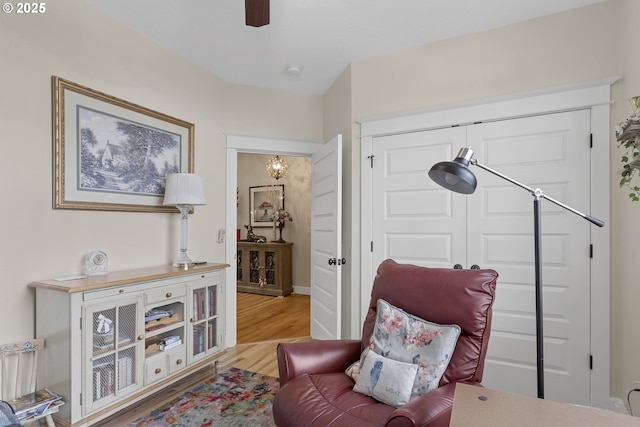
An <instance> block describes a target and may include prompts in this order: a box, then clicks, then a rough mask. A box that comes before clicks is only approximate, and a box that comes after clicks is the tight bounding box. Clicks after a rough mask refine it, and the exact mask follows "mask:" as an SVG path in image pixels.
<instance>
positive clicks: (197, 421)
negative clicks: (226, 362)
mask: <svg viewBox="0 0 640 427" xmlns="http://www.w3.org/2000/svg"><path fill="white" fill-rule="evenodd" d="M278 387H279V385H278V380H277V379H275V378H272V377H268V376H266V375H262V374H257V373H255V372H249V371H245V370H242V369H237V368H231V369H229V370H227V371H224V372H222V373H220V374H218V375H216V376H214V377H212V378H210V379H208V380H207V381H205V382H203V383H201V384H199V385H197V386H196V387H194V388H193V389H191V390H189V391H187V392H186V393H184V394H183V395H182V396H180V397H179V398H177V399H175V400H174V401H172V402H169V403H167V404H166V405H164V406H162V407H160V408H158V409H156V410H154V411H153V412H151V413H150V414H149V415H148V416H146V417H142V418H139V419H137V420H136V421H134V422H133V423H131V424H129V425H128V426H127V427H160V426H163V427H164V426H174V427H227V426H229V427H231V426H233V427H272V426H274V425H275V424H274V422H273V417H272V415H271V414H272V412H271V404H272V403H273V397H274V396H275V394H276V393H277V392H278Z"/></svg>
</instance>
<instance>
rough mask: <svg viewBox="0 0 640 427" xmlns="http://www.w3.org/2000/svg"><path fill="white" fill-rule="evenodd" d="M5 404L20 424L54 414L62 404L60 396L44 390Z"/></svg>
mask: <svg viewBox="0 0 640 427" xmlns="http://www.w3.org/2000/svg"><path fill="white" fill-rule="evenodd" d="M7 403H8V404H9V405H10V406H11V408H12V409H13V412H14V413H15V415H16V417H17V418H18V420H20V421H21V422H23V421H25V420H28V419H31V418H33V419H35V418H37V417H40V416H42V415H45V414H47V413H52V412H55V411H57V408H58V407H59V406H61V405H63V404H64V402H63V401H62V397H61V396H59V395H57V394H55V393H53V392H52V391H51V390H49V389H46V388H45V389H40V390H36V391H35V392H33V393H29V394H26V395H24V396H20V397H17V398H15V399H13V400H10V401H8V402H7ZM54 409H55V411H54Z"/></svg>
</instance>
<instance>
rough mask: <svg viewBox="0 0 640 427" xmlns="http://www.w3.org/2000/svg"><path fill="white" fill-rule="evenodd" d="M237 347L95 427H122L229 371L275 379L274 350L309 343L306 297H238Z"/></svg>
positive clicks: (240, 294)
mask: <svg viewBox="0 0 640 427" xmlns="http://www.w3.org/2000/svg"><path fill="white" fill-rule="evenodd" d="M237 301H238V306H237V309H238V311H237V313H238V330H237V333H238V345H237V346H236V347H231V348H228V349H226V351H225V353H224V354H223V355H222V356H221V357H220V359H218V361H217V363H216V365H215V366H214V365H209V366H207V367H205V368H203V369H201V370H199V371H197V372H195V373H193V374H191V375H189V376H187V377H186V378H184V379H182V380H180V381H178V382H176V383H175V384H172V385H171V386H168V387H166V388H165V389H163V390H162V391H159V392H157V393H154V394H153V395H152V396H150V397H148V398H146V399H144V400H142V401H141V402H139V403H136V404H134V405H131V407H129V408H127V409H124V410H122V411H120V412H118V413H117V414H115V415H112V416H111V417H109V418H107V419H105V420H103V421H101V422H99V423H97V424H94V426H95V427H106V426H119V427H120V426H124V425H127V424H128V423H131V422H132V421H134V420H136V419H137V418H139V417H141V416H143V415H145V414H148V413H149V412H151V411H152V410H153V409H155V408H157V407H159V406H161V405H163V404H165V403H167V402H169V401H171V400H173V399H174V398H175V397H177V396H180V395H181V394H182V393H184V391H185V390H189V389H190V388H192V387H194V386H195V385H196V384H198V383H199V382H201V381H203V380H205V379H207V378H210V377H211V376H213V375H215V371H216V369H217V371H218V372H222V371H225V370H227V369H229V368H231V367H236V368H240V369H245V370H247V371H253V372H259V373H261V374H264V375H268V376H271V377H276V378H277V377H278V362H277V360H276V347H277V345H278V343H279V342H303V341H309V340H310V339H311V338H310V336H309V335H310V332H309V326H310V321H309V302H310V298H309V296H308V295H299V294H292V295H289V296H287V297H284V298H283V297H270V296H263V295H255V294H247V293H238V294H237Z"/></svg>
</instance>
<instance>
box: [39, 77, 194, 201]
mask: <svg viewBox="0 0 640 427" xmlns="http://www.w3.org/2000/svg"><path fill="white" fill-rule="evenodd" d="M52 80H53V81H52V85H53V114H54V120H53V123H54V132H53V153H54V156H53V157H54V165H53V167H54V198H53V199H54V208H55V209H93V210H112V211H141V212H176V208H175V207H173V206H163V205H162V199H163V197H164V189H165V180H166V177H167V175H168V174H170V173H177V172H188V173H192V172H193V163H194V160H193V144H194V137H193V132H194V125H193V124H191V123H187V122H185V121H182V120H179V119H176V118H174V117H171V116H167V115H165V114H162V113H159V112H157V111H153V110H150V109H148V108H144V107H141V106H139V105H136V104H132V103H130V102H127V101H124V100H122V99H119V98H115V97H113V96H110V95H106V94H104V93H101V92H98V91H95V90H93V89H89V88H87V87H84V86H80V85H78V84H76V83H72V82H70V81H67V80H63V79H61V78H59V77H55V76H54V77H53V79H52Z"/></svg>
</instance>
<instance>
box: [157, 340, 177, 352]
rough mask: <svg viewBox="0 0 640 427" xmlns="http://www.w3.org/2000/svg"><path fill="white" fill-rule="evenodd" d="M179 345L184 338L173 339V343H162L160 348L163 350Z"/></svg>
mask: <svg viewBox="0 0 640 427" xmlns="http://www.w3.org/2000/svg"><path fill="white" fill-rule="evenodd" d="M179 345H182V340H178V341H173V342H172V343H169V344H160V350H162V351H164V350H169V349H171V348H174V347H178V346H179Z"/></svg>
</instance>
